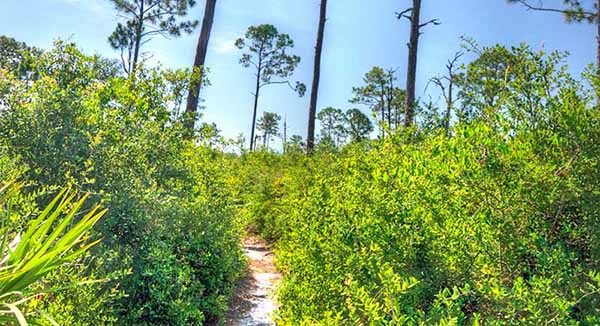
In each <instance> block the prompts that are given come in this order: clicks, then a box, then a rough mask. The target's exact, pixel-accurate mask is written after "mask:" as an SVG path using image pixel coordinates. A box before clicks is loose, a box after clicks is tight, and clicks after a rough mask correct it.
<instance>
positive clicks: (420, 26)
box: [419, 18, 442, 29]
mask: <svg viewBox="0 0 600 326" xmlns="http://www.w3.org/2000/svg"><path fill="white" fill-rule="evenodd" d="M441 23H442V22H441V21H440V20H439V19H437V18H434V19H431V20H429V21H427V22H424V23H423V24H420V25H419V29H421V28H423V27H425V26H427V25H429V24H433V25H435V26H437V25H440V24H441Z"/></svg>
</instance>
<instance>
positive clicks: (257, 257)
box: [224, 237, 281, 326]
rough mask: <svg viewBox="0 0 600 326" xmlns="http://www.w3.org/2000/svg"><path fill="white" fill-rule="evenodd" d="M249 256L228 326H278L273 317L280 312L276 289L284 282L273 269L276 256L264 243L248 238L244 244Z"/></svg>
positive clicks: (225, 322) (230, 311) (226, 322)
mask: <svg viewBox="0 0 600 326" xmlns="http://www.w3.org/2000/svg"><path fill="white" fill-rule="evenodd" d="M243 245H244V250H245V252H246V256H248V271H247V274H246V276H245V277H244V278H242V279H241V280H240V282H239V283H238V287H237V289H236V291H235V293H234V295H233V298H232V302H231V307H230V309H229V312H228V313H227V317H226V318H225V321H224V324H225V325H232V326H267V325H275V323H274V322H273V314H274V312H275V311H276V310H277V302H276V298H275V288H276V286H277V282H279V280H280V279H281V274H279V273H278V272H277V270H276V269H275V266H274V265H273V252H272V251H271V248H269V246H268V245H267V244H266V243H265V242H264V241H262V240H260V239H257V238H253V237H249V238H246V239H245V240H244V243H243Z"/></svg>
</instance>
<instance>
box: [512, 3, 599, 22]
mask: <svg viewBox="0 0 600 326" xmlns="http://www.w3.org/2000/svg"><path fill="white" fill-rule="evenodd" d="M513 1H514V2H518V3H520V4H522V5H523V6H525V7H526V8H527V9H528V10H535V11H546V12H555V13H559V14H565V15H568V14H572V13H573V11H571V10H568V9H556V8H546V7H542V5H539V6H534V5H532V4H530V3H529V2H528V1H527V0H513ZM581 14H582V15H584V16H587V17H586V18H589V17H595V16H596V14H594V13H592V12H588V11H582V12H581Z"/></svg>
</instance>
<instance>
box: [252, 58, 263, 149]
mask: <svg viewBox="0 0 600 326" xmlns="http://www.w3.org/2000/svg"><path fill="white" fill-rule="evenodd" d="M260 70H261V66H260V63H259V68H258V71H257V73H256V89H255V91H254V110H253V111H252V130H251V131H250V151H251V152H252V151H253V150H254V145H255V143H256V142H255V140H254V128H255V127H256V111H257V109H258V94H259V92H260Z"/></svg>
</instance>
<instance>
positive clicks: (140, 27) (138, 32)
mask: <svg viewBox="0 0 600 326" xmlns="http://www.w3.org/2000/svg"><path fill="white" fill-rule="evenodd" d="M143 32H144V1H141V3H140V14H139V17H138V24H137V26H136V29H135V41H134V42H135V43H134V44H135V45H134V46H133V63H132V64H131V75H132V76H134V75H135V69H136V68H137V63H138V57H139V55H140V47H141V46H142V33H143Z"/></svg>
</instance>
